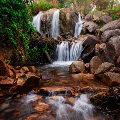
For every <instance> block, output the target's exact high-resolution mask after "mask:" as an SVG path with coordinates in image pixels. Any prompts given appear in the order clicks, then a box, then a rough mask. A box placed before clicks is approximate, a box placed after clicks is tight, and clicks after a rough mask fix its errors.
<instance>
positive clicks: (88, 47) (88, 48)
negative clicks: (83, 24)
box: [81, 35, 99, 62]
mask: <svg viewBox="0 0 120 120" xmlns="http://www.w3.org/2000/svg"><path fill="white" fill-rule="evenodd" d="M97 43H99V41H98V40H97V38H96V37H95V36H93V35H85V39H84V42H83V48H84V49H83V51H82V53H81V59H82V60H83V61H84V62H89V61H90V60H91V58H92V57H93V56H95V45H96V44H97Z"/></svg>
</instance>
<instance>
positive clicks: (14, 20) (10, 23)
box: [0, 0, 33, 55]
mask: <svg viewBox="0 0 120 120" xmlns="http://www.w3.org/2000/svg"><path fill="white" fill-rule="evenodd" d="M29 21H30V20H29V16H28V12H27V9H26V5H25V4H24V3H23V1H22V0H1V2H0V45H2V46H3V45H4V46H10V47H14V48H16V49H17V47H18V46H23V48H24V50H25V52H26V55H27V54H28V52H27V51H28V49H29V39H30V35H31V30H32V29H33V27H32V26H31V24H30V23H29Z"/></svg>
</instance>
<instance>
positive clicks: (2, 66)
mask: <svg viewBox="0 0 120 120" xmlns="http://www.w3.org/2000/svg"><path fill="white" fill-rule="evenodd" d="M0 76H9V69H8V68H7V65H6V63H5V62H4V61H3V60H0Z"/></svg>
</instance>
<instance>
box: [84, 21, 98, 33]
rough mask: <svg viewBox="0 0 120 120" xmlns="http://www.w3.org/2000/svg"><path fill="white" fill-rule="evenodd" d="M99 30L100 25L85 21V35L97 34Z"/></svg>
mask: <svg viewBox="0 0 120 120" xmlns="http://www.w3.org/2000/svg"><path fill="white" fill-rule="evenodd" d="M96 29H98V25H97V24H96V23H94V22H92V21H83V32H84V33H88V32H89V33H95V32H96Z"/></svg>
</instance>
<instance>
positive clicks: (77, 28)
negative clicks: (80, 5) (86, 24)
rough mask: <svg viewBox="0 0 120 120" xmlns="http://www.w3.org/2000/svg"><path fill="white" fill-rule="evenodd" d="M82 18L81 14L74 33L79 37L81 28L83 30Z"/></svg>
mask: <svg viewBox="0 0 120 120" xmlns="http://www.w3.org/2000/svg"><path fill="white" fill-rule="evenodd" d="M82 23H83V22H82V20H81V16H80V14H79V17H78V22H77V23H76V25H75V33H74V37H77V36H78V35H80V33H81V30H82Z"/></svg>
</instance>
